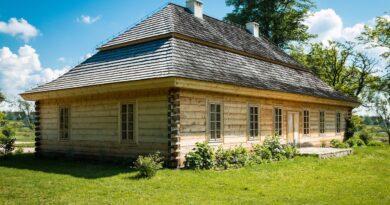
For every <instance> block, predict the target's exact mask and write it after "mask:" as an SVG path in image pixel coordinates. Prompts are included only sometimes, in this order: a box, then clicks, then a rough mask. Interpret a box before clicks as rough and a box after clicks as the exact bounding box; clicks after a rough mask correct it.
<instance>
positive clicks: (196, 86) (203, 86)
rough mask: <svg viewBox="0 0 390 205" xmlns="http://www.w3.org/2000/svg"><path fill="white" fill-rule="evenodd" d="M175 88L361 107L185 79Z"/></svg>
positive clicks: (317, 98) (176, 83)
mask: <svg viewBox="0 0 390 205" xmlns="http://www.w3.org/2000/svg"><path fill="white" fill-rule="evenodd" d="M175 87H178V88H183V89H190V90H200V91H207V92H219V93H227V94H232V95H242V96H251V97H259V98H268V99H278V100H287V101H295V102H307V103H317V104H326V105H337V106H343V107H350V108H354V107H357V106H359V103H355V102H348V101H342V100H334V99H329V98H320V97H315V96H309V95H301V94H294V93H286V92H280V91H272V90H261V89H255V88H247V87H242V86H236V85H229V84H223V83H213V82H206V81H199V80H192V79H185V78H176V79H175Z"/></svg>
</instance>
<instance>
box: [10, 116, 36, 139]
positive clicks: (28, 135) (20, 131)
mask: <svg viewBox="0 0 390 205" xmlns="http://www.w3.org/2000/svg"><path fill="white" fill-rule="evenodd" d="M8 123H9V125H10V126H11V127H14V128H15V132H16V136H15V138H16V141H19V142H34V141H35V134H34V130H32V129H31V128H29V127H26V126H25V125H24V123H23V122H22V121H9V122H8Z"/></svg>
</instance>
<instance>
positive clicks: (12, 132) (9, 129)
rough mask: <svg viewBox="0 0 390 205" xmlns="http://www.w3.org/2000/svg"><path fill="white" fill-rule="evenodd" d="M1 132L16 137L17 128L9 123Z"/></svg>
mask: <svg viewBox="0 0 390 205" xmlns="http://www.w3.org/2000/svg"><path fill="white" fill-rule="evenodd" d="M1 133H2V134H3V135H4V136H6V137H11V138H13V137H15V135H16V132H15V129H14V128H13V127H11V126H9V125H6V126H4V127H3V128H2V129H1Z"/></svg>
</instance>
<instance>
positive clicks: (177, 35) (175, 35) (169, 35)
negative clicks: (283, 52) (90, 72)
mask: <svg viewBox="0 0 390 205" xmlns="http://www.w3.org/2000/svg"><path fill="white" fill-rule="evenodd" d="M165 38H177V39H181V40H185V41H189V42H192V43H196V44H200V45H204V46H208V47H211V48H217V49H219V50H223V51H228V52H231V53H235V54H239V55H243V56H247V57H250V58H255V59H257V60H262V61H266V62H269V63H274V64H278V65H282V66H286V67H289V68H292V69H296V70H301V71H305V72H309V73H313V72H312V71H311V70H309V69H307V68H304V67H302V66H297V65H293V64H289V63H284V62H282V61H279V60H274V59H270V58H267V57H264V56H261V55H255V54H251V53H248V52H245V51H241V50H237V49H233V48H230V47H227V46H223V45H220V44H216V43H212V42H208V41H204V40H201V39H198V38H194V37H190V36H187V35H183V34H180V33H175V32H171V33H167V34H162V35H157V36H152V37H148V38H143V39H139V40H135V41H129V42H125V43H121V44H116V45H112V46H107V47H100V48H97V50H99V51H106V50H112V49H116V48H121V47H125V46H130V45H136V44H141V43H146V42H149V41H154V40H160V39H165Z"/></svg>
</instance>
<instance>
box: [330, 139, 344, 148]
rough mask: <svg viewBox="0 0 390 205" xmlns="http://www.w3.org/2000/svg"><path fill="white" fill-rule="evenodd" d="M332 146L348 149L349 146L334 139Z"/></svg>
mask: <svg viewBox="0 0 390 205" xmlns="http://www.w3.org/2000/svg"><path fill="white" fill-rule="evenodd" d="M330 145H331V147H333V148H348V145H347V144H345V143H343V142H341V141H340V140H337V139H332V140H331V141H330Z"/></svg>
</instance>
